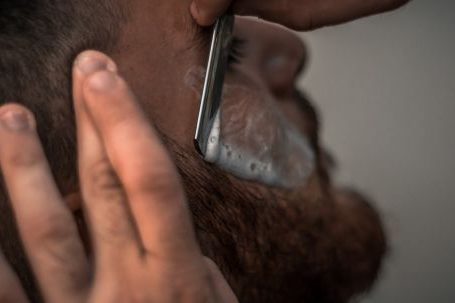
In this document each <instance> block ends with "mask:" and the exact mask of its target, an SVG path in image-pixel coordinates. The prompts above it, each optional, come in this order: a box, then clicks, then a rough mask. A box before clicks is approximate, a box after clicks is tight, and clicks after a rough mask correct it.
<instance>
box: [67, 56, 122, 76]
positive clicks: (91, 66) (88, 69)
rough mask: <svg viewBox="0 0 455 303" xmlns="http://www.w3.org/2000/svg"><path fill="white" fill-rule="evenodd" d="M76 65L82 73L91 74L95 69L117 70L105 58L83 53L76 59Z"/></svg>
mask: <svg viewBox="0 0 455 303" xmlns="http://www.w3.org/2000/svg"><path fill="white" fill-rule="evenodd" d="M76 65H77V67H78V68H79V70H80V71H81V72H82V73H83V74H84V75H91V74H93V73H95V72H97V71H101V70H109V71H112V72H116V71H117V67H116V66H115V64H114V63H113V62H112V61H110V60H108V59H107V58H97V57H96V56H94V55H83V56H81V57H80V58H78V59H77V62H76Z"/></svg>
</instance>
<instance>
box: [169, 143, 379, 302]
mask: <svg viewBox="0 0 455 303" xmlns="http://www.w3.org/2000/svg"><path fill="white" fill-rule="evenodd" d="M166 141H167V142H166V143H167V146H168V147H169V148H170V149H171V151H172V154H174V157H175V162H176V164H177V167H178V168H179V171H180V174H181V175H182V178H183V182H184V187H185V190H186V193H187V196H188V201H189V204H190V208H191V211H192V213H193V217H194V224H195V228H196V232H197V235H198V239H199V241H200V244H201V247H202V249H203V252H204V254H205V255H206V256H208V257H210V258H212V259H213V260H214V261H215V262H216V263H217V264H218V265H219V266H220V268H221V270H222V272H223V273H224V275H225V276H226V278H227V279H228V281H229V283H230V285H231V286H232V287H233V289H234V292H235V293H236V294H237V296H238V298H239V302H258V303H259V302H261V303H268V302H270V303H272V302H273V303H276V302H314V303H329V302H330V303H342V302H347V301H349V300H350V299H351V298H353V297H354V296H355V295H359V294H362V293H364V292H366V291H368V290H369V289H370V288H371V286H372V284H373V283H374V281H375V280H376V278H377V276H378V273H379V270H380V267H381V264H382V260H383V258H384V256H385V254H386V239H385V234H384V230H383V227H382V225H381V220H380V217H379V215H378V214H377V212H376V211H375V210H374V209H373V207H372V206H371V205H370V203H368V202H367V199H365V198H364V197H363V196H361V195H360V194H358V193H356V192H354V191H350V190H345V191H339V192H335V191H334V190H333V188H331V184H330V181H329V180H328V178H327V177H326V176H327V173H326V172H325V169H324V168H323V165H322V164H321V163H319V165H318V168H317V170H316V172H315V174H314V176H313V178H312V179H311V180H310V182H309V183H308V184H307V185H306V186H304V187H302V188H299V189H296V190H293V191H287V190H283V189H278V188H270V187H264V186H260V185H258V184H255V183H251V182H245V181H240V180H238V179H236V178H233V177H230V176H228V175H226V173H224V172H222V171H220V170H219V169H217V168H216V167H214V166H211V165H208V164H206V163H205V162H204V161H202V160H201V159H200V157H199V156H198V155H196V153H193V152H188V149H185V148H182V147H180V146H178V145H177V144H176V143H175V142H171V141H170V140H169V139H167V140H166Z"/></svg>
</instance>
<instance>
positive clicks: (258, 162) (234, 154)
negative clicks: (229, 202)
mask: <svg viewBox="0 0 455 303" xmlns="http://www.w3.org/2000/svg"><path fill="white" fill-rule="evenodd" d="M209 145H210V147H211V149H210V150H211V152H210V154H209V155H208V159H207V160H209V161H210V162H213V163H216V164H217V165H218V166H220V167H221V168H223V169H224V170H226V171H228V172H230V173H232V174H234V175H236V176H238V177H240V178H243V179H247V180H253V181H258V182H262V183H265V184H267V185H271V186H280V187H294V186H298V185H301V184H303V183H305V182H306V180H307V178H308V177H309V176H310V175H311V173H312V172H313V169H314V152H313V150H312V149H311V147H310V144H309V143H308V140H307V139H306V137H304V136H303V135H302V134H301V133H300V132H299V131H298V130H297V129H295V128H294V127H293V126H292V125H291V123H289V122H288V120H287V119H286V117H285V116H284V115H283V114H282V112H281V110H280V108H279V107H278V106H277V104H276V101H275V100H274V99H273V97H272V95H270V94H269V93H268V91H267V90H266V89H262V88H261V87H260V86H257V85H255V84H254V83H253V82H251V81H248V80H247V79H243V81H236V82H231V81H227V82H226V84H225V87H224V94H223V103H222V107H221V111H220V113H219V120H218V121H217V124H216V125H215V126H214V128H213V131H212V134H211V136H210V139H209Z"/></svg>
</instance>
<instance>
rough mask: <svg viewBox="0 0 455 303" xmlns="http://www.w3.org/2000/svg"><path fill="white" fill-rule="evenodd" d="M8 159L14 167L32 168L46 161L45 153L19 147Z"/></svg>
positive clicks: (34, 148)
mask: <svg viewBox="0 0 455 303" xmlns="http://www.w3.org/2000/svg"><path fill="white" fill-rule="evenodd" d="M16 147H17V148H14V149H13V150H12V153H11V155H10V156H9V157H8V163H9V164H10V165H11V166H14V167H30V166H34V165H36V164H38V163H42V162H44V161H45V158H44V155H43V153H42V152H41V151H40V150H39V149H38V148H36V147H31V148H24V147H23V146H22V145H17V146H16Z"/></svg>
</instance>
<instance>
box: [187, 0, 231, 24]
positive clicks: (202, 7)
mask: <svg viewBox="0 0 455 303" xmlns="http://www.w3.org/2000/svg"><path fill="white" fill-rule="evenodd" d="M231 2H232V0H194V1H193V2H192V3H191V14H192V15H193V18H194V19H195V20H196V22H197V23H198V24H199V25H200V26H210V25H212V24H214V23H215V21H216V19H217V18H218V17H220V16H221V15H223V14H224V13H225V12H226V11H227V9H228V8H229V6H230V5H231Z"/></svg>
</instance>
